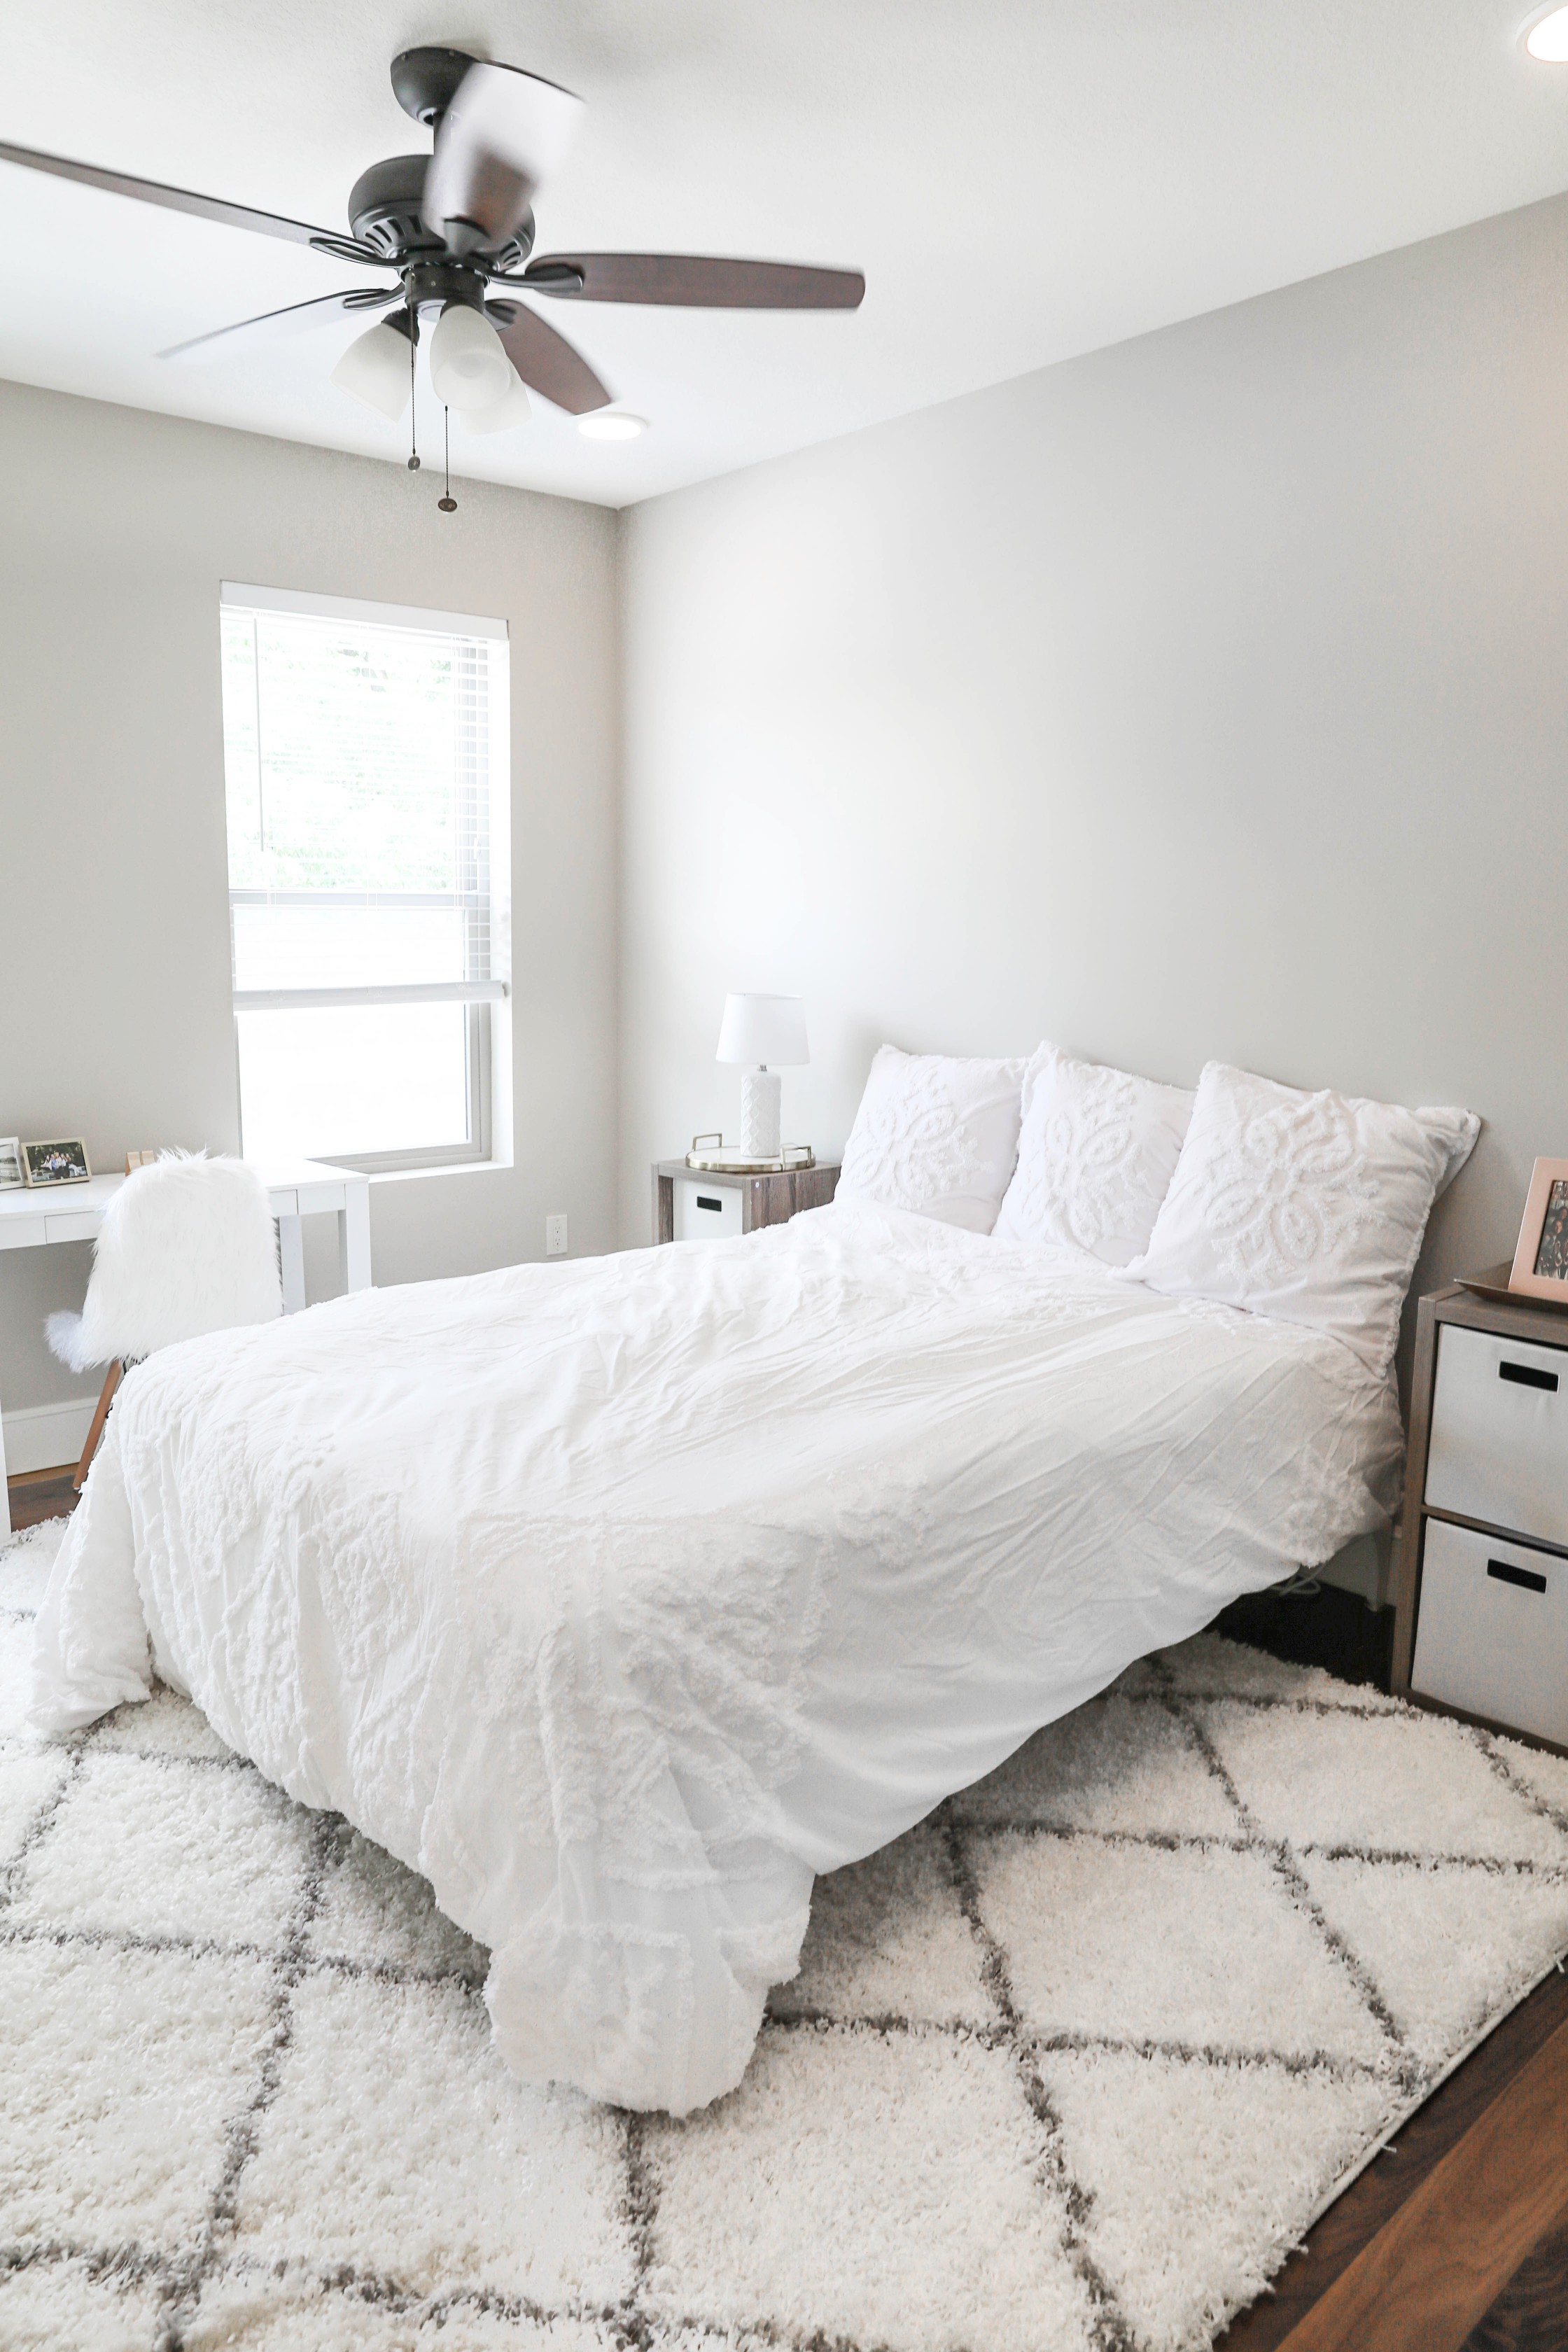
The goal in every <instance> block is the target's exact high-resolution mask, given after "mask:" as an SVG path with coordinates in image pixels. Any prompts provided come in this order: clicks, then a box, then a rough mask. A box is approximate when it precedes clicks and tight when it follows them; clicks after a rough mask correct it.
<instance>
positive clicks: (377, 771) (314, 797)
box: [222, 583, 510, 1170]
mask: <svg viewBox="0 0 1568 2352" xmlns="http://www.w3.org/2000/svg"><path fill="white" fill-rule="evenodd" d="M222 620H223V715H224V766H225V773H226V789H227V803H228V883H229V894H228V895H229V920H230V929H231V936H232V940H233V950H234V1010H235V1027H236V1030H237V1037H238V1052H239V1097H240V1124H241V1129H242V1133H243V1137H244V1150H245V1151H246V1153H247V1156H248V1157H250V1158H251V1159H255V1160H277V1159H294V1158H300V1157H303V1158H305V1159H310V1160H336V1161H338V1162H340V1163H346V1164H347V1165H349V1166H351V1167H357V1168H364V1169H370V1170H375V1169H384V1168H420V1167H437V1166H444V1165H447V1164H450V1163H451V1162H454V1161H458V1160H487V1159H489V1157H490V1152H491V1137H490V1131H489V1129H490V1099H491V1093H492V1089H491V1085H490V1059H491V1053H492V1048H493V1046H494V1045H496V1043H497V1039H499V1038H500V1035H501V1034H502V1033H503V1032H504V1026H505V1005H504V999H505V996H506V948H507V936H506V934H507V901H506V895H505V877H506V874H507V870H508V830H507V821H508V808H509V802H510V789H509V770H510V753H509V745H510V716H509V700H508V674H507V656H508V645H507V635H506V625H505V623H504V622H501V621H486V620H472V619H468V618H467V617H465V616H464V615H462V614H453V613H420V612H412V611H406V610H405V609H404V608H403V607H402V606H400V605H393V604H351V603H348V602H345V601H342V600H340V599H337V598H334V597H326V596H317V597H310V596H299V595H294V594H292V593H289V592H288V591H286V590H281V589H264V588H245V587H236V586H231V585H230V584H229V583H225V585H224V590H223V605H222ZM492 1030H494V1031H495V1032H496V1033H497V1035H496V1037H495V1038H492Z"/></svg>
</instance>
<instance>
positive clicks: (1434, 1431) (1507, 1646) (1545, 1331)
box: [1393, 1267, 1568, 1753]
mask: <svg viewBox="0 0 1568 2352" xmlns="http://www.w3.org/2000/svg"><path fill="white" fill-rule="evenodd" d="M1479 1279H1481V1280H1484V1281H1485V1282H1487V1283H1488V1284H1489V1285H1492V1284H1494V1283H1495V1284H1496V1286H1497V1287H1498V1288H1499V1289H1501V1288H1503V1287H1504V1286H1506V1282H1507V1269H1506V1267H1500V1268H1499V1269H1498V1270H1497V1272H1496V1274H1495V1275H1487V1276H1482V1277H1479ZM1394 1612H1395V1614H1394V1671H1393V1688H1394V1691H1395V1692H1396V1693H1398V1694H1399V1695H1400V1696H1405V1697H1409V1698H1412V1699H1415V1701H1416V1702H1417V1704H1418V1705H1420V1706H1432V1707H1436V1708H1438V1709H1440V1710H1441V1711H1442V1712H1444V1713H1446V1714H1450V1715H1458V1716H1460V1717H1464V1718H1465V1719H1466V1720H1467V1721H1468V1722H1471V1723H1478V1724H1481V1725H1483V1726H1484V1727H1487V1728H1488V1729H1490V1730H1497V1731H1507V1732H1511V1733H1512V1734H1514V1736H1515V1737H1517V1738H1526V1739H1531V1740H1533V1741H1535V1742H1536V1743H1537V1744H1538V1745H1540V1746H1542V1747H1546V1748H1556V1749H1557V1750H1558V1751H1559V1752H1560V1753H1568V1313H1565V1312H1563V1310H1562V1309H1559V1308H1557V1307H1549V1306H1539V1305H1536V1304H1534V1303H1532V1302H1531V1300H1529V1299H1524V1298H1519V1299H1514V1298H1508V1297H1480V1296H1478V1295H1477V1294H1476V1293H1475V1292H1473V1291H1470V1290H1467V1289H1465V1288H1463V1287H1462V1286H1460V1285H1458V1284H1457V1283H1456V1284H1453V1285H1451V1286H1449V1287H1448V1288H1447V1289H1446V1290H1439V1291H1434V1292H1433V1293H1431V1295H1430V1296H1429V1297H1426V1298H1423V1299H1422V1301H1421V1304H1420V1307H1419V1311H1418V1315H1417V1320H1416V1337H1415V1373H1414V1377H1413V1379H1412V1382H1411V1392H1410V1447H1409V1453H1408V1455H1407V1457H1406V1463H1405V1510H1404V1517H1403V1521H1402V1525H1401V1528H1400V1541H1399V1550H1398V1555H1397V1559H1396V1561H1395V1568H1394Z"/></svg>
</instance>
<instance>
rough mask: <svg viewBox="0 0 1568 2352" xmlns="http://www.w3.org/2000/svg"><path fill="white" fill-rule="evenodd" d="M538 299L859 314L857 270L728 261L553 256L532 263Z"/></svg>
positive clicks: (679, 256)
mask: <svg viewBox="0 0 1568 2352" xmlns="http://www.w3.org/2000/svg"><path fill="white" fill-rule="evenodd" d="M523 283H524V284H525V285H526V286H527V287H528V288H529V289H530V290H531V292H533V293H535V294H553V295H555V296H557V297H558V298H560V299H563V300H567V301H577V302H668V303H673V304H676V305H678V306H679V307H680V308H683V309H688V310H858V309H859V307H860V303H861V300H862V299H863V298H864V296H865V292H866V280H865V279H864V278H862V277H861V275H860V272H859V271H858V269H809V268H805V267H803V266H801V265H799V264H797V263H795V262H793V261H726V260H716V259H712V258H710V257H707V256H705V255H703V254H699V253H552V254H550V255H549V256H547V257H544V258H542V259H541V260H539V261H532V262H530V264H529V266H528V268H527V269H526V270H525V271H524V272H523Z"/></svg>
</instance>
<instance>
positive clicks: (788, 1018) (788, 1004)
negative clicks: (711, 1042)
mask: <svg viewBox="0 0 1568 2352" xmlns="http://www.w3.org/2000/svg"><path fill="white" fill-rule="evenodd" d="M714 1059H715V1060H716V1061H720V1062H750V1063H752V1064H753V1065H755V1064H758V1063H765V1064H767V1065H768V1066H769V1067H777V1066H781V1065H784V1064H788V1063H792V1062H809V1061H810V1059H811V1052H810V1048H809V1047H808V1046H807V1045H806V1042H805V1000H804V998H802V997H799V996H746V995H734V994H731V995H729V996H727V997H726V998H725V999H724V1019H723V1024H722V1025H721V1028H720V1031H719V1051H718V1053H717V1055H715V1056H714Z"/></svg>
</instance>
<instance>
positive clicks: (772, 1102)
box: [741, 1070, 784, 1160]
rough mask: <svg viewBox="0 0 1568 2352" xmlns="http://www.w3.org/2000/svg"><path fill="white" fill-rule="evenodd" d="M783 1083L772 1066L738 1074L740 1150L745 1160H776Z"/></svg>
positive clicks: (781, 1125)
mask: <svg viewBox="0 0 1568 2352" xmlns="http://www.w3.org/2000/svg"><path fill="white" fill-rule="evenodd" d="M783 1101H784V1083H783V1081H782V1079H781V1078H780V1076H779V1074H778V1072H777V1071H776V1070H747V1071H745V1072H743V1073H742V1078H741V1150H742V1151H743V1152H744V1154H745V1156H746V1158H747V1159H748V1160H776V1159H777V1158H778V1156H779V1153H780V1151H781V1150H782V1149H783V1137H784V1117H783Z"/></svg>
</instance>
